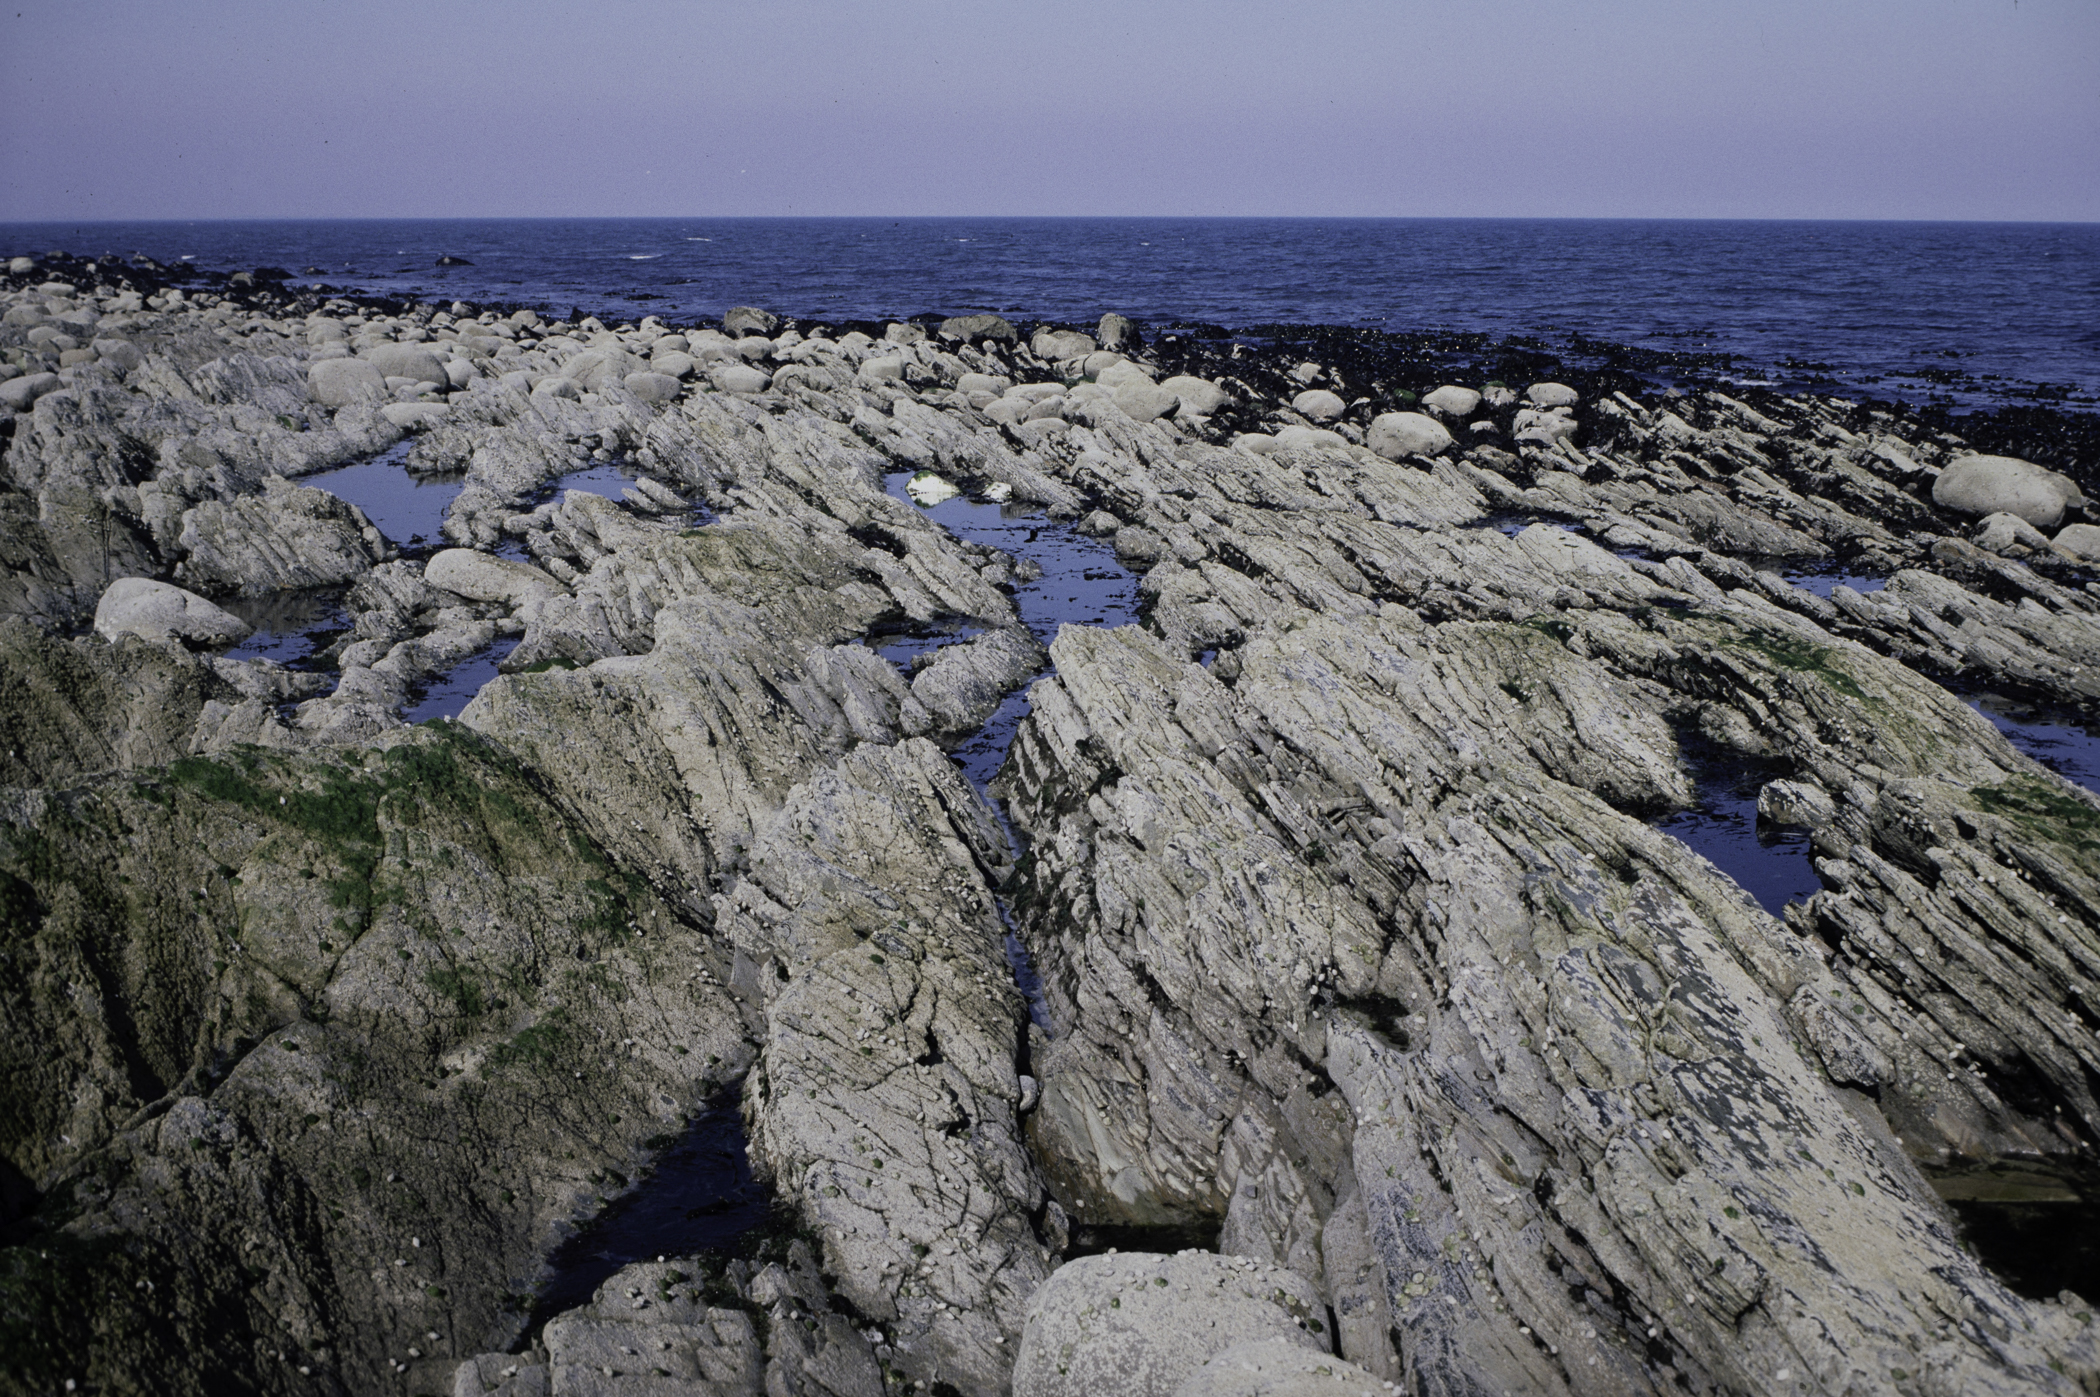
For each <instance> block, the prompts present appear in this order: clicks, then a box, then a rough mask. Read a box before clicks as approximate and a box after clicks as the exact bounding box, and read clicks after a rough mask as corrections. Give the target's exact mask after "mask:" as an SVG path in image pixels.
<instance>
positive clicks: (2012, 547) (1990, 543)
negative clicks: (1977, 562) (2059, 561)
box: [1976, 514, 2049, 557]
mask: <svg viewBox="0 0 2100 1397" xmlns="http://www.w3.org/2000/svg"><path fill="white" fill-rule="evenodd" d="M1976 546H1977V547H1978V548H1988V549H1990V550H1991V552H1993V553H2004V554H2009V555H2012V556H2016V557H2024V556H2026V555H2028V554H2031V553H2034V552H2036V551H2037V550H2046V549H2047V548H2048V547H2049V536H2048V535H2047V534H2044V533H2043V532H2042V531H2041V530H2040V529H2037V528H2035V527H2034V525H2032V524H2030V523H2028V522H2027V521H2026V520H2025V519H2022V518H2021V517H2020V516H2019V515H2017V514H1986V515H1984V516H1983V520H1982V522H1981V523H1979V524H1978V525H1977V526H1976Z"/></svg>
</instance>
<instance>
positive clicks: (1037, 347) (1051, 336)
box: [1028, 329, 1097, 360]
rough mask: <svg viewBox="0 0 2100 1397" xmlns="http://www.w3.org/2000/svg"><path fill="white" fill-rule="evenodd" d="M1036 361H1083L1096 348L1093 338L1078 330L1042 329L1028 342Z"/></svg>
mask: <svg viewBox="0 0 2100 1397" xmlns="http://www.w3.org/2000/svg"><path fill="white" fill-rule="evenodd" d="M1028 347H1029V349H1031V350H1033V351H1034V352H1035V356H1036V357H1037V358H1038V359H1051V360H1057V359H1084V358H1085V357H1086V356H1087V355H1089V354H1092V353H1093V352H1094V350H1095V349H1096V348H1097V346H1096V345H1095V344H1094V337H1093V336H1092V335H1089V334H1084V333H1082V332H1080V331H1078V330H1050V329H1042V330H1038V331H1036V332H1035V337H1034V338H1033V339H1031V340H1029V342H1028Z"/></svg>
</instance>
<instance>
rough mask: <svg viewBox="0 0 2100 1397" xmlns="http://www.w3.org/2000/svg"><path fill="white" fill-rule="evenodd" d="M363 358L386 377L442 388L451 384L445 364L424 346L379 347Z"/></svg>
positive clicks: (392, 345)
mask: <svg viewBox="0 0 2100 1397" xmlns="http://www.w3.org/2000/svg"><path fill="white" fill-rule="evenodd" d="M359 357H360V358H362V359H363V360H364V361H365V362H366V363H368V364H370V365H371V366H372V367H373V368H375V369H377V370H379V372H380V374H381V375H382V376H383V377H386V378H408V379H414V380H415V381H416V382H418V383H435V384H437V385H439V386H440V387H442V386H443V385H444V384H445V383H446V382H448V381H449V380H448V379H447V378H446V375H445V364H444V361H443V360H441V359H439V358H438V357H437V355H436V354H434V353H432V352H431V351H430V350H428V349H426V348H425V347H423V346H422V345H420V344H375V345H373V346H372V347H371V348H369V349H366V350H364V351H362V352H361V353H360V355H359Z"/></svg>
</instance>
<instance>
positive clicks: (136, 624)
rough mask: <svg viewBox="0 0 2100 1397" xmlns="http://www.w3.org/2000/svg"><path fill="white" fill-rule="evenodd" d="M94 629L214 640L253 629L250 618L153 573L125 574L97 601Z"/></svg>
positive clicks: (105, 634) (110, 635)
mask: <svg viewBox="0 0 2100 1397" xmlns="http://www.w3.org/2000/svg"><path fill="white" fill-rule="evenodd" d="M95 634H97V635H99V636H101V637H102V638H103V639H104V640H115V639H116V638H117V637H118V636H121V635H138V636H144V637H146V639H148V640H165V639H167V638H168V637H170V636H173V637H176V638H178V639H181V640H190V641H195V642H197V643H198V644H200V645H212V644H220V643H224V642H227V641H234V640H239V639H240V638H241V637H243V636H245V635H247V634H248V623H247V622H245V621H243V620H241V619H240V618H239V617H238V616H234V615H231V614H230V613H228V612H225V611H222V610H220V609H219V608H218V607H216V606H213V605H212V604H211V603H210V602H208V601H206V600H205V599H204V598H202V597H200V596H198V595H197V594H196V593H195V592H189V591H184V590H183V589H182V588H180V587H176V586H172V585H170V584H169V583H166V582H155V581H154V580H153V579H152V578H150V577H120V578H118V579H117V580H116V581H114V582H112V583H110V584H109V588H108V590H107V591H105V592H103V594H102V600H101V601H99V602H97V603H96V604H95Z"/></svg>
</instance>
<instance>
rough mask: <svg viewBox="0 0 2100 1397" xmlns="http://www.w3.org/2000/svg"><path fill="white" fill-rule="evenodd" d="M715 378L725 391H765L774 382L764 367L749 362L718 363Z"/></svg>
mask: <svg viewBox="0 0 2100 1397" xmlns="http://www.w3.org/2000/svg"><path fill="white" fill-rule="evenodd" d="M713 378H714V381H715V387H717V388H719V389H721V390H722V391H723V392H724V393H763V392H765V391H766V389H767V387H768V386H770V385H771V384H772V382H773V380H772V378H771V377H769V376H768V375H767V373H766V371H765V370H764V369H758V368H753V367H752V366H751V365H749V364H720V365H717V366H716V368H715V370H714V374H713Z"/></svg>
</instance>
